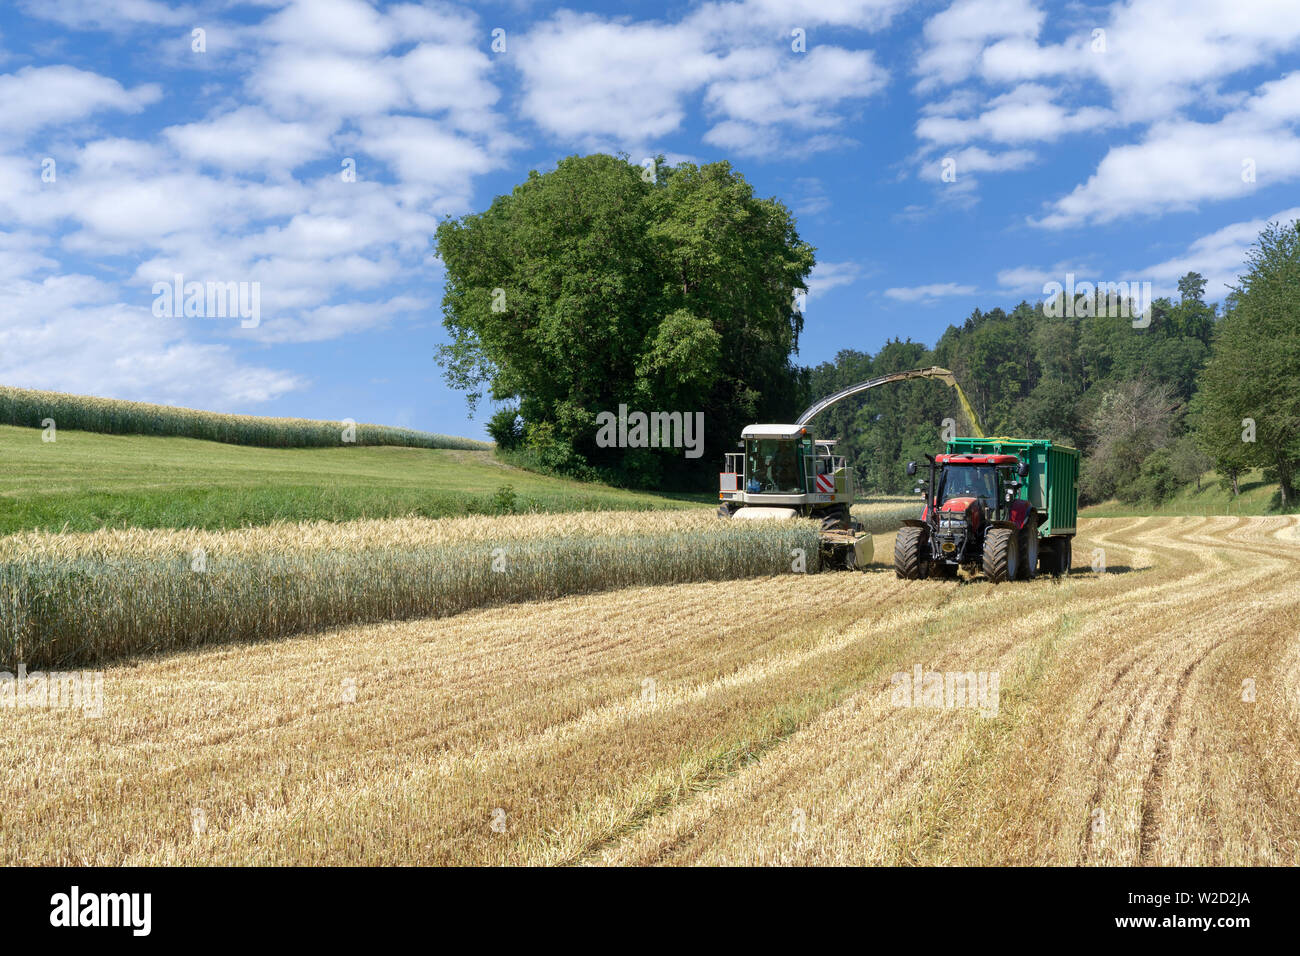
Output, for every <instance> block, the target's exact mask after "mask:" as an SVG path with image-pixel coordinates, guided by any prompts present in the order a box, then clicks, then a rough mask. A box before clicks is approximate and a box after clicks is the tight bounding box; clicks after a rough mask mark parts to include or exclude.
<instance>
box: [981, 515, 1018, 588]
mask: <svg viewBox="0 0 1300 956" xmlns="http://www.w3.org/2000/svg"><path fill="white" fill-rule="evenodd" d="M1019 573H1020V533H1019V532H1018V531H1016V529H1015V528H990V529H989V533H988V534H987V535H985V536H984V576H985V577H986V578H988V579H989V580H990V581H992V582H993V583H994V584H1000V583H1001V582H1003V581H1014V580H1015V579H1016V575H1017V574H1019Z"/></svg>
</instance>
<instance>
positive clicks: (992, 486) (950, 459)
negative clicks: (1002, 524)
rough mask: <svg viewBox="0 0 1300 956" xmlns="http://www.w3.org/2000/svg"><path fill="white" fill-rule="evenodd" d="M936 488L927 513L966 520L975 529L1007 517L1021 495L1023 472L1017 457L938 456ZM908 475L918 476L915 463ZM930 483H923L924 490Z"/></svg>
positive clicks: (930, 492)
mask: <svg viewBox="0 0 1300 956" xmlns="http://www.w3.org/2000/svg"><path fill="white" fill-rule="evenodd" d="M934 466H935V467H934V471H933V472H932V475H933V479H932V480H933V482H934V488H933V489H930V488H926V489H925V490H926V498H927V501H926V505H927V509H926V510H927V511H928V510H929V509H930V508H931V507H933V508H934V509H935V510H936V511H937V512H939V513H940V515H941V516H943V517H954V516H962V517H964V518H966V519H967V520H969V521H970V522H971V524H972V525H974V526H978V525H979V523H980V522H981V521H983V520H999V519H1001V518H1003V517H1005V515H1006V512H1007V510H1008V509H1009V508H1010V506H1011V502H1012V501H1013V500H1015V499H1018V498H1021V497H1023V495H1022V494H1021V487H1022V482H1021V480H1020V479H1021V477H1023V475H1022V471H1024V472H1027V471H1028V469H1027V468H1024V469H1022V468H1021V463H1020V459H1019V458H1017V457H1016V456H1015V455H972V454H947V455H935V456H934ZM908 474H909V475H915V474H916V465H915V463H910V464H909V465H908ZM927 484H929V482H927V481H926V480H924V479H922V481H921V485H922V486H923V487H924V486H926V485H927Z"/></svg>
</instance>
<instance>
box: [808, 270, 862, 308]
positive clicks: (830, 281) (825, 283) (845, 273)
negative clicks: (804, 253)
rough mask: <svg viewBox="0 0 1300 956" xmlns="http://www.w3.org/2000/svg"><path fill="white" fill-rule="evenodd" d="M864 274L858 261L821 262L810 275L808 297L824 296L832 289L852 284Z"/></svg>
mask: <svg viewBox="0 0 1300 956" xmlns="http://www.w3.org/2000/svg"><path fill="white" fill-rule="evenodd" d="M861 275H862V267H861V266H859V265H858V264H857V263H856V262H819V263H817V265H816V266H814V267H813V271H812V273H811V274H810V275H809V276H808V298H810V299H812V298H816V297H818V296H823V295H825V294H826V293H827V292H830V291H831V289H835V288H838V287H839V286H842V285H852V284H853V283H854V282H857V281H858V279H859V278H860V277H861Z"/></svg>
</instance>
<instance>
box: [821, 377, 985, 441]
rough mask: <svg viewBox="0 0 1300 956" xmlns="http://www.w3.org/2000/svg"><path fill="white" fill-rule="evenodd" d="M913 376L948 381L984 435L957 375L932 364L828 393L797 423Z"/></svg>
mask: <svg viewBox="0 0 1300 956" xmlns="http://www.w3.org/2000/svg"><path fill="white" fill-rule="evenodd" d="M913 378H937V379H939V380H940V381H942V382H947V383H948V384H949V385H951V386H952V387H953V390H954V391H956V393H957V402H958V404H960V405H961V410H962V414H964V415H965V416H966V419H967V420H968V421H969V422H970V427H971V431H972V432H973V433H974V436H975V437H976V438H983V437H984V430H983V429H982V428H981V427H980V421H979V418H978V417H976V415H975V409H974V408H973V407H972V406H971V403H970V401H969V400H968V399H967V398H966V393H965V392H963V391H962V390H961V386H960V385H958V384H957V377H956V376H955V375H953V374H952V372H950V371H949V370H948V369H946V368H940V367H939V366H937V365H932V366H930V367H929V368H914V369H911V370H909V371H906V372H891V373H890V374H889V375H881V376H880V377H879V378H873V379H869V380H868V381H865V382H859V383H858V384H857V385H850V386H849V387H848V388H845V389H841V390H840V391H838V392H836V393H835V394H834V395H828V396H826V397H825V398H823V399H822V400H821V401H819V402H816V403H814V404H812V405H809V406H808V407H807V408H806V409H804V412H803V414H802V415H800V416H799V420H798V421H796V422H795V424H796V425H800V426H801V425H807V424H808V422H810V421H812V419H813V418H814V417H816V416H817V415H819V414H820V413H822V412H824V411H825V410H826V409H828V408H830V407H831V406H832V405H834V404H835V403H836V402H838V401H840V400H842V399H845V398H849V397H850V396H853V395H857V394H858V393H859V392H865V391H866V390H867V389H870V388H875V387H876V386H877V385H888V384H889V383H890V382H905V381H907V380H908V379H913Z"/></svg>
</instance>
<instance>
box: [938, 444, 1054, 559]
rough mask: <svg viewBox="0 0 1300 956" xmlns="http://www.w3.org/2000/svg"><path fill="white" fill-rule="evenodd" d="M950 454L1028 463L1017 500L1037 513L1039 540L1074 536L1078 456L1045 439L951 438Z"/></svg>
mask: <svg viewBox="0 0 1300 956" xmlns="http://www.w3.org/2000/svg"><path fill="white" fill-rule="evenodd" d="M948 452H949V453H950V454H961V453H963V452H964V453H967V454H973V455H1015V456H1016V457H1017V458H1019V459H1020V460H1021V461H1024V462H1028V463H1029V475H1028V477H1027V478H1026V479H1025V480H1024V483H1023V484H1022V486H1021V488H1020V491H1019V497H1020V498H1021V499H1022V500H1024V501H1028V502H1029V504H1030V506H1031V507H1032V508H1033V509H1034V510H1035V511H1037V512H1038V536H1039V537H1040V538H1049V537H1052V536H1054V535H1070V536H1073V535H1074V533H1075V525H1076V524H1077V522H1078V520H1079V452H1078V450H1077V449H1074V448H1071V447H1069V446H1068V445H1057V444H1055V443H1054V442H1052V440H1051V439H1048V438H950V439H948Z"/></svg>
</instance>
